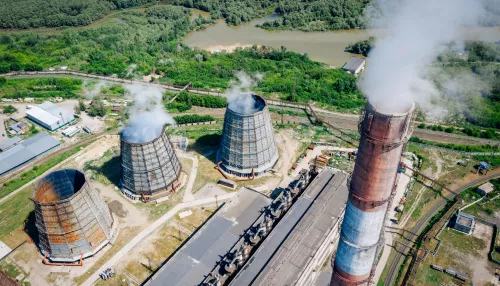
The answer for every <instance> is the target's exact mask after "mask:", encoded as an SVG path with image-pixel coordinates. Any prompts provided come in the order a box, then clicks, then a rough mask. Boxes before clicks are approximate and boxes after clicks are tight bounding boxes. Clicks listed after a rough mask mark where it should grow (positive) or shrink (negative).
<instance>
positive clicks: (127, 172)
mask: <svg viewBox="0 0 500 286" xmlns="http://www.w3.org/2000/svg"><path fill="white" fill-rule="evenodd" d="M125 130H127V129H126V128H125V129H124V131H125ZM124 131H122V132H121V134H120V138H121V144H120V148H121V156H120V162H121V169H122V171H121V183H122V187H123V188H122V192H123V193H124V194H125V195H126V196H128V197H129V198H131V199H133V200H142V201H144V202H148V201H151V200H156V199H159V198H161V197H165V196H168V195H171V194H173V193H175V191H176V190H177V188H178V187H179V186H180V184H181V181H182V180H181V179H182V178H181V172H182V167H181V164H180V162H179V159H178V158H177V155H176V154H175V152H174V149H173V147H172V144H171V143H170V140H169V139H168V137H167V135H166V134H165V127H163V128H162V129H160V130H159V131H158V134H156V137H154V136H153V138H154V139H153V140H151V141H148V142H144V143H142V142H141V143H138V142H140V141H138V140H135V139H136V138H135V137H134V136H129V135H127V134H126V132H124ZM132 139H134V140H132Z"/></svg>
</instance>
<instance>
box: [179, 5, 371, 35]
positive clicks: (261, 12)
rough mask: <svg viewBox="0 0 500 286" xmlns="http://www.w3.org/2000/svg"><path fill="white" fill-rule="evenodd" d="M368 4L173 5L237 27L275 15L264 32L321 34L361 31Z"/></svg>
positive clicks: (263, 25) (266, 24)
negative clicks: (208, 13)
mask: <svg viewBox="0 0 500 286" xmlns="http://www.w3.org/2000/svg"><path fill="white" fill-rule="evenodd" d="M369 2H370V0H222V1H221V0H176V1H174V3H175V4H178V5H183V6H185V7H188V8H197V9H200V10H203V11H207V12H210V14H211V17H212V19H219V18H225V19H226V22H227V23H228V24H229V25H240V24H241V23H244V22H248V21H251V20H253V19H255V18H259V17H264V16H267V15H269V14H271V12H272V11H274V12H276V13H277V14H278V15H279V16H280V17H278V18H276V19H275V20H270V21H266V22H265V23H263V24H262V25H261V27H262V28H264V29H269V30H277V29H280V30H283V29H294V30H303V31H324V30H338V29H351V28H363V27H365V22H364V20H363V19H362V16H363V9H364V8H365V6H366V5H367V4H368V3H369Z"/></svg>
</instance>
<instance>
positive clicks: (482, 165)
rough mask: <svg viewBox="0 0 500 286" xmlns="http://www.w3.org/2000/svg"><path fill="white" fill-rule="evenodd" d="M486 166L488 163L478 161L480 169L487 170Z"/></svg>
mask: <svg viewBox="0 0 500 286" xmlns="http://www.w3.org/2000/svg"><path fill="white" fill-rule="evenodd" d="M488 167H489V166H488V163H486V162H481V163H479V169H481V170H488Z"/></svg>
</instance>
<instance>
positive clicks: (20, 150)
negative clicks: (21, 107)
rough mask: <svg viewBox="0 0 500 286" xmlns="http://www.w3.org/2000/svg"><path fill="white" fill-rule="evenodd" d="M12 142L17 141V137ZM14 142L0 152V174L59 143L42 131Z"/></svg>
mask: <svg viewBox="0 0 500 286" xmlns="http://www.w3.org/2000/svg"><path fill="white" fill-rule="evenodd" d="M13 142H17V139H16V140H15V141H13ZM11 143H12V142H9V143H8V144H7V145H10V144H11ZM16 144H17V145H14V146H12V147H10V148H8V149H7V150H6V151H4V152H1V153H0V175H3V174H5V173H7V172H10V171H12V170H15V169H17V168H19V167H21V166H23V165H24V164H26V163H28V162H30V161H32V160H34V159H36V158H38V157H40V156H42V155H44V154H46V153H48V152H50V151H51V150H53V149H55V148H57V147H58V146H59V145H60V143H59V141H57V140H56V139H54V138H52V137H51V136H50V135H49V134H47V133H43V132H42V133H38V134H36V135H35V136H33V137H31V138H28V139H26V140H24V141H23V142H21V143H19V142H17V143H16Z"/></svg>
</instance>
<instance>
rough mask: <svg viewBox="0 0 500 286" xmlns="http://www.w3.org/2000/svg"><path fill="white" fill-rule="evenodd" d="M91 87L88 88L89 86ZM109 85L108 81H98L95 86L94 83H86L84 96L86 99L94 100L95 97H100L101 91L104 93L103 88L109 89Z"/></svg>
mask: <svg viewBox="0 0 500 286" xmlns="http://www.w3.org/2000/svg"><path fill="white" fill-rule="evenodd" d="M89 85H90V87H86V86H89ZM108 85H109V84H108V82H107V81H104V80H99V81H97V83H95V84H93V82H90V84H89V82H88V81H85V82H84V86H85V88H84V90H83V95H84V96H85V98H86V99H93V98H94V97H96V96H98V95H99V94H100V93H101V91H102V88H103V87H107V86H108Z"/></svg>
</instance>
